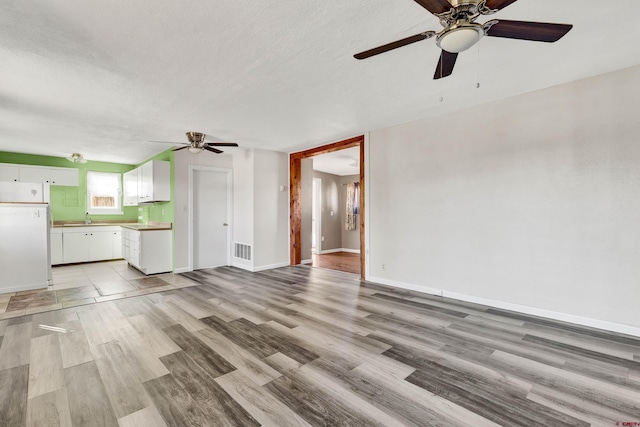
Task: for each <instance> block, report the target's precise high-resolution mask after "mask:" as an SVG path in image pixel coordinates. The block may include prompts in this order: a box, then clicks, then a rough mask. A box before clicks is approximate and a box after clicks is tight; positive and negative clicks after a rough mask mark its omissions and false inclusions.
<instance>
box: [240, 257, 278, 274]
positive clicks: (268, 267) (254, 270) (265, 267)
mask: <svg viewBox="0 0 640 427" xmlns="http://www.w3.org/2000/svg"><path fill="white" fill-rule="evenodd" d="M236 259H237V258H236ZM233 266H234V267H238V268H241V269H243V270H247V271H251V272H252V273H257V272H258V271H264V270H272V269H274V268H280V267H288V266H289V263H288V262H279V263H277V264H269V265H262V266H259V267H253V266H252V265H249V264H243V263H241V262H237V261H234V262H233Z"/></svg>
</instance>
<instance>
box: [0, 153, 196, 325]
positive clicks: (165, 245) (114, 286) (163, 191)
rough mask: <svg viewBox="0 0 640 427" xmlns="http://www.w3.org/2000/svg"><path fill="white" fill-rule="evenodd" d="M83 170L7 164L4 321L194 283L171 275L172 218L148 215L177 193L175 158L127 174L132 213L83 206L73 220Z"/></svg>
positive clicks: (2, 209)
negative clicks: (172, 163)
mask: <svg viewBox="0 0 640 427" xmlns="http://www.w3.org/2000/svg"><path fill="white" fill-rule="evenodd" d="M87 170H88V169H87ZM83 173H86V174H88V172H85V170H83V168H76V167H52V166H38V165H25V164H10V163H0V319H2V318H8V317H14V316H16V315H22V314H29V313H33V312H39V311H45V310H52V309H56V308H64V307H70V306H74V305H82V304H89V303H92V302H100V301H106V300H111V299H116V298H122V297H127V296H134V295H143V294H145V293H149V292H156V291H159V290H165V289H173V288H175V287H182V286H191V285H193V282H191V281H188V280H187V279H184V278H181V277H174V276H173V274H172V273H171V271H172V262H173V254H172V246H173V244H172V240H173V236H172V233H173V230H172V223H171V222H169V221H167V222H163V221H154V220H149V217H148V210H149V208H148V207H149V206H150V205H153V204H155V203H162V202H165V203H166V202H167V201H169V200H170V199H171V182H170V162H169V161H161V160H151V161H148V162H146V163H144V164H142V165H140V166H139V167H137V168H134V169H131V170H128V171H126V172H123V173H122V174H120V175H119V177H120V180H121V182H122V187H121V188H120V189H119V192H120V195H121V200H118V202H119V203H122V205H121V206H120V209H121V211H122V212H126V214H124V215H121V217H122V216H124V217H125V219H118V217H117V216H114V215H99V214H96V213H95V211H92V212H88V210H87V211H86V212H84V215H79V212H80V208H82V210H85V209H84V207H82V206H78V207H77V208H76V209H75V212H74V214H73V216H75V217H76V218H73V219H71V218H69V216H72V215H69V214H66V212H65V211H64V210H63V209H62V208H60V204H62V203H67V204H69V203H68V202H66V201H67V200H68V199H72V197H70V196H69V195H70V194H71V195H76V194H79V193H81V192H84V190H85V188H89V187H88V186H87V184H86V178H85V177H83V176H81V174H83ZM83 184H84V188H81V187H82V186H83ZM75 197H76V198H79V197H78V196H75ZM86 197H87V200H89V199H90V198H91V197H94V198H95V199H96V200H98V201H101V200H100V197H102V198H104V197H103V196H100V197H96V196H91V194H90V191H88V194H87V196H86ZM56 203H58V205H55V204H56ZM78 205H80V203H78ZM56 206H57V207H58V209H57V210H56ZM89 206H91V205H89ZM167 209H168V208H167ZM164 210H165V208H164V207H163V208H162V214H164ZM54 212H58V214H57V215H58V216H60V217H65V218H61V219H56V214H55V213H54ZM60 212H62V213H60ZM132 213H134V214H136V213H137V215H136V219H135V220H132V219H131V216H132ZM78 216H80V218H78ZM102 218H105V219H102Z"/></svg>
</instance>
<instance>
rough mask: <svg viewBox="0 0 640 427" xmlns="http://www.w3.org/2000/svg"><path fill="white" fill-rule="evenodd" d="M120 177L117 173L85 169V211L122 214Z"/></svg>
mask: <svg viewBox="0 0 640 427" xmlns="http://www.w3.org/2000/svg"><path fill="white" fill-rule="evenodd" d="M121 196H122V179H121V175H120V174H119V173H114V172H94V171H87V212H89V213H90V214H92V215H100V214H102V215H122V213H123V212H122V197H121Z"/></svg>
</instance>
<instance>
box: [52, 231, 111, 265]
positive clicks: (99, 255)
mask: <svg viewBox="0 0 640 427" xmlns="http://www.w3.org/2000/svg"><path fill="white" fill-rule="evenodd" d="M52 242H53V239H52ZM52 244H53V243H52ZM121 247H122V238H121V232H120V227H119V226H88V227H73V228H71V227H69V229H66V228H64V229H63V232H62V254H63V255H62V261H61V262H58V264H61V263H65V264H72V263H77V262H91V261H105V260H110V259H118V258H122V254H121V253H120V252H121V251H120V250H119V249H120V248H121ZM51 263H52V264H54V262H53V251H52V257H51Z"/></svg>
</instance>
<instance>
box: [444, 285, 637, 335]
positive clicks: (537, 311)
mask: <svg viewBox="0 0 640 427" xmlns="http://www.w3.org/2000/svg"><path fill="white" fill-rule="evenodd" d="M442 296H443V297H446V298H453V299H457V300H461V301H467V302H472V303H476V304H482V305H486V306H490V307H495V308H500V309H503V310H510V311H516V312H518V313H523V314H530V315H533V316H539V317H544V318H547V319H553V320H559V321H561V322H568V323H573V324H576V325H582V326H588V327H591V328H597V329H603V330H605V331H611V332H618V333H621V334H627V335H633V336H637V337H640V327H637V326H631V325H624V324H621V323H613V322H607V321H605V320H598V319H592V318H590V317H582V316H576V315H574V314H568V313H561V312H559V311H552V310H545V309H543V308H537V307H529V306H526V305H520V304H513V303H510V302H505V301H498V300H492V299H487V298H481V297H475V296H472V295H465V294H459V293H456V292H448V291H443V292H442Z"/></svg>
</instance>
